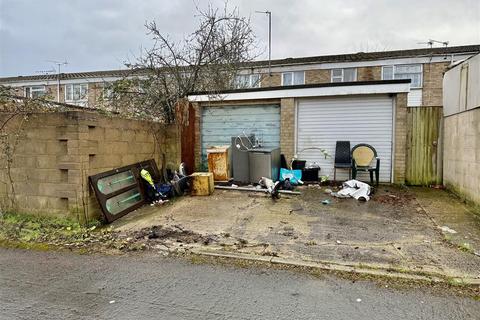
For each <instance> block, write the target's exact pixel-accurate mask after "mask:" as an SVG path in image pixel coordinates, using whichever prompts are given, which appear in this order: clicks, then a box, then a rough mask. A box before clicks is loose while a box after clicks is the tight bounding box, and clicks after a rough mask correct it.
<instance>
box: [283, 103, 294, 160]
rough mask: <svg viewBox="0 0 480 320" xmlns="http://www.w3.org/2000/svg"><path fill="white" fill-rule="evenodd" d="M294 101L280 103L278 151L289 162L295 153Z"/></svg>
mask: <svg viewBox="0 0 480 320" xmlns="http://www.w3.org/2000/svg"><path fill="white" fill-rule="evenodd" d="M294 149H295V99H293V98H288V99H282V100H281V102H280V150H281V153H283V154H284V155H285V159H286V160H287V162H289V161H290V160H291V159H292V158H293V155H294V152H295V150H294Z"/></svg>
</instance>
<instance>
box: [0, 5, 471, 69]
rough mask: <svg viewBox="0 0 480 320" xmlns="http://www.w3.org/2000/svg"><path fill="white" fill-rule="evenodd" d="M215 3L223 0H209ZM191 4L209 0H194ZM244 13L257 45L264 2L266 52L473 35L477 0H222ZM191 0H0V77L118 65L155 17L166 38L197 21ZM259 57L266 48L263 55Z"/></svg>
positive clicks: (461, 40)
mask: <svg viewBox="0 0 480 320" xmlns="http://www.w3.org/2000/svg"><path fill="white" fill-rule="evenodd" d="M210 2H211V3H212V4H214V5H218V6H222V5H223V1H217V0H211V1H210ZM196 3H198V5H199V6H200V7H205V6H206V5H207V4H208V1H202V0H196ZM229 5H230V6H232V7H233V6H237V7H238V8H239V10H240V13H241V14H242V15H245V16H250V17H251V21H252V25H253V29H254V31H255V33H256V35H257V37H258V39H259V44H260V46H261V47H262V48H266V46H267V39H268V27H267V26H268V24H267V18H266V17H265V15H262V14H256V13H255V10H271V11H272V16H273V18H272V20H273V23H272V25H273V27H272V29H273V31H272V38H273V45H272V46H273V49H272V56H273V58H284V57H298V56H309V55H323V54H338V53H349V52H358V51H376V50H393V49H407V48H420V47H425V46H426V45H424V44H418V43H419V42H425V41H427V40H428V39H436V40H442V41H445V40H448V41H450V45H451V46H454V45H465V44H480V0H401V1H400V0H383V1H380V0H361V1H360V0H345V1H341V0H296V1H294V0H256V1H255V0H251V1H250V0H243V1H241V0H231V1H229ZM194 14H195V2H194V1H193V0H0V77H1V76H15V75H27V74H39V71H42V70H49V69H52V68H53V67H54V65H53V64H52V63H51V62H48V60H58V61H60V60H61V61H63V60H67V61H68V63H69V64H68V66H67V67H66V68H64V71H65V72H76V71H92V70H108V69H119V68H123V63H124V62H125V61H126V60H127V59H128V58H131V57H133V56H135V55H136V54H137V53H138V52H139V48H140V47H141V46H144V47H149V46H150V45H151V42H150V41H149V38H148V36H147V35H146V34H145V28H144V23H145V21H149V20H156V21H157V23H158V25H159V27H160V28H161V30H163V32H164V33H166V34H170V35H171V37H173V38H175V39H180V38H182V37H183V36H184V35H186V34H188V33H190V32H192V31H193V30H194V28H195V25H196V20H195V18H194ZM266 57H267V52H266V51H265V54H264V55H263V57H262V58H266Z"/></svg>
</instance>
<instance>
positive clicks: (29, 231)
mask: <svg viewBox="0 0 480 320" xmlns="http://www.w3.org/2000/svg"><path fill="white" fill-rule="evenodd" d="M99 225H100V223H99V222H98V221H93V222H91V223H90V224H89V225H87V226H82V225H80V224H79V223H78V222H77V221H74V220H72V219H69V218H63V217H47V216H40V215H30V214H17V213H3V214H2V215H1V216H0V240H8V241H19V242H38V243H48V244H52V245H55V244H63V243H68V242H77V241H83V240H85V239H86V238H88V237H89V235H90V234H91V233H92V232H93V231H94V230H95V229H96V228H97V227H98V226H99Z"/></svg>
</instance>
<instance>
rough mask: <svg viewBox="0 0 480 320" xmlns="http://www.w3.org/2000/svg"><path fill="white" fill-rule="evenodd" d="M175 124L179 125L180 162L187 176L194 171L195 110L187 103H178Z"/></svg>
mask: <svg viewBox="0 0 480 320" xmlns="http://www.w3.org/2000/svg"><path fill="white" fill-rule="evenodd" d="M176 109H177V110H176V117H177V123H178V124H179V125H180V136H181V151H182V155H181V157H182V162H184V163H185V165H186V169H187V174H191V173H193V172H194V171H195V108H194V107H193V105H192V104H191V103H189V102H188V101H180V102H179V103H178V104H177V106H176Z"/></svg>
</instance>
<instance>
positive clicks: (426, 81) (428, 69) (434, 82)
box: [422, 62, 450, 107]
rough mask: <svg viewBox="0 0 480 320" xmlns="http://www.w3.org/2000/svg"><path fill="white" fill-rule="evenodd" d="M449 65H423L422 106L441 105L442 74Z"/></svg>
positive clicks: (446, 63) (445, 63) (444, 63)
mask: <svg viewBox="0 0 480 320" xmlns="http://www.w3.org/2000/svg"><path fill="white" fill-rule="evenodd" d="M449 64H450V63H449V62H443V63H428V64H427V63H425V64H424V65H423V92H422V105H423V106H429V107H439V106H442V105H443V96H442V90H443V89H442V88H443V74H444V73H445V71H446V70H447V67H448V66H449Z"/></svg>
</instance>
